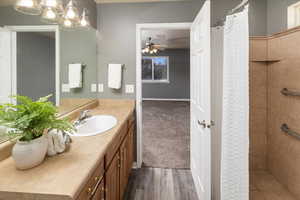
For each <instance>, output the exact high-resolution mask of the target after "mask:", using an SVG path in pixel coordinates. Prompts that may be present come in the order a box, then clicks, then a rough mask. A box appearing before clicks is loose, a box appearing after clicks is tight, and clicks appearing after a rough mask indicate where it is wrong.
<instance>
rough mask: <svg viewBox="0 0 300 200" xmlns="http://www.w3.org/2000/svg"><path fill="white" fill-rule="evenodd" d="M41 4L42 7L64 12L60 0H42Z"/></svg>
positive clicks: (60, 12)
mask: <svg viewBox="0 0 300 200" xmlns="http://www.w3.org/2000/svg"><path fill="white" fill-rule="evenodd" d="M41 6H42V7H44V8H52V9H54V10H55V11H56V12H58V13H59V14H62V13H63V12H64V7H63V3H62V0H42V1H41Z"/></svg>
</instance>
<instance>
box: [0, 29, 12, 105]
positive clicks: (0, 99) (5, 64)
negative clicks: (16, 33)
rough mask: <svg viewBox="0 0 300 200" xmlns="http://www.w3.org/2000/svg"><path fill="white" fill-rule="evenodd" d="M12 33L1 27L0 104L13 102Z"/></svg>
mask: <svg viewBox="0 0 300 200" xmlns="http://www.w3.org/2000/svg"><path fill="white" fill-rule="evenodd" d="M11 37H12V34H11V32H10V31H9V30H7V29H4V28H0V104H1V103H11V99H10V98H9V96H11V95H12V93H13V92H12V89H13V86H12V85H13V84H12V59H11V58H12V57H11V53H12V49H11V47H12V45H11V42H12V39H11Z"/></svg>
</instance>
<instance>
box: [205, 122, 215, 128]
mask: <svg viewBox="0 0 300 200" xmlns="http://www.w3.org/2000/svg"><path fill="white" fill-rule="evenodd" d="M215 125H216V123H215V121H213V120H211V121H210V124H208V125H207V128H211V127H212V126H215Z"/></svg>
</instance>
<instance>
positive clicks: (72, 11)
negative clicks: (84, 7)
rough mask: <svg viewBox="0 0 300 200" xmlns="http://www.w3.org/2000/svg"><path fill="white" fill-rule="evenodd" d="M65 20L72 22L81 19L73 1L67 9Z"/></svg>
mask: <svg viewBox="0 0 300 200" xmlns="http://www.w3.org/2000/svg"><path fill="white" fill-rule="evenodd" d="M64 18H66V19H70V20H78V18H79V14H78V10H77V8H76V7H74V5H73V1H72V0H70V2H69V3H68V5H67V7H66V11H65V15H64Z"/></svg>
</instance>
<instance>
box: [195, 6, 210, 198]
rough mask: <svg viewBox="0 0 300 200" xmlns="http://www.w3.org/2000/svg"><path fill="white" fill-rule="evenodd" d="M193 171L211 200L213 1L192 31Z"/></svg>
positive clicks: (199, 187) (197, 183)
mask: <svg viewBox="0 0 300 200" xmlns="http://www.w3.org/2000/svg"><path fill="white" fill-rule="evenodd" d="M190 48H191V171H192V176H193V179H194V183H195V186H196V190H197V193H198V196H199V199H200V200H210V199H211V169H210V166H211V164H210V162H211V159H210V157H211V144H210V140H211V135H210V132H211V131H210V126H211V125H210V121H211V119H210V112H211V111H210V108H211V107H210V1H209V0H207V1H206V2H205V3H204V5H203V7H202V9H201V10H200V12H199V13H198V15H197V17H196V18H195V20H194V22H193V24H192V27H191V47H190Z"/></svg>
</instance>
